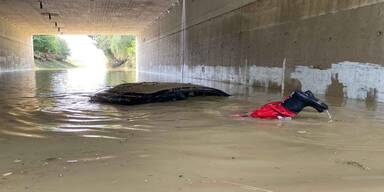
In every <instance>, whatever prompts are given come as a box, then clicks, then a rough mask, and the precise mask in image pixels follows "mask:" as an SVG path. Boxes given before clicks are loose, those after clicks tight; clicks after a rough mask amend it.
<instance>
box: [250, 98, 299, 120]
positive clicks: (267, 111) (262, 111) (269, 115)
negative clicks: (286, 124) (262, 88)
mask: <svg viewBox="0 0 384 192" xmlns="http://www.w3.org/2000/svg"><path fill="white" fill-rule="evenodd" d="M281 104H282V102H281V101H277V102H272V103H268V104H265V105H264V106H262V107H260V108H259V109H257V110H256V111H254V112H252V113H251V114H250V117H253V118H261V119H280V118H284V117H292V118H293V117H296V115H297V114H296V113H293V112H291V111H289V110H288V109H286V108H285V107H283V106H282V105H281Z"/></svg>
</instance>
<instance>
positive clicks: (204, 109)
mask: <svg viewBox="0 0 384 192" xmlns="http://www.w3.org/2000/svg"><path fill="white" fill-rule="evenodd" d="M145 78H147V79H148V80H155V79H160V80H167V79H166V78H161V77H154V76H151V75H148V74H147V75H143V76H140V75H139V78H138V79H139V80H144V79H145ZM135 80H136V78H135V74H134V73H129V72H102V71H100V72H93V73H90V72H88V71H84V70H70V71H38V72H15V73H2V74H0V82H1V83H0V152H1V153H0V191H1V192H18V191H28V192H67V191H71V192H77V191H78V192H84V191H92V192H104V191H111V192H120V191H121V192H123V191H124V192H127V191H132V192H145V191H151V192H152V191H156V192H171V191H186V192H188V191H190V192H195V191H199V192H200V191H207V192H216V191H217V192H223V191H240V192H241V191H244V192H246V191H256V192H278V191H284V192H308V191H337V192H343V191H348V192H354V191H356V192H357V191H359V192H360V191H370V192H374V191H384V166H383V162H384V126H383V125H384V106H383V105H382V104H380V103H372V102H364V101H357V100H344V101H343V102H339V101H340V100H337V99H332V98H331V97H325V98H324V97H321V96H320V97H321V98H322V99H326V101H327V102H328V103H329V104H330V107H331V110H330V112H331V113H332V115H333V121H332V122H329V119H328V116H327V115H326V114H318V113H316V112H315V111H314V110H311V109H308V110H306V111H304V112H303V113H301V114H300V116H299V117H298V118H297V119H295V120H292V121H266V120H255V119H245V118H244V119H233V118H231V117H230V116H231V114H234V113H237V112H242V111H246V110H251V109H254V108H256V107H257V106H259V105H261V104H263V103H265V102H268V101H272V100H276V99H278V98H279V96H280V94H279V93H278V92H276V93H274V92H268V91H261V90H256V89H252V88H246V87H243V86H238V85H228V84H220V83H214V82H205V81H197V80H195V81H192V82H193V83H199V84H202V85H207V86H214V87H215V88H219V89H223V90H224V91H227V92H230V93H232V94H233V96H232V97H229V98H216V97H210V98H206V99H201V98H193V99H190V100H186V101H178V102H173V103H156V104H148V105H141V106H116V105H104V104H94V103H89V102H88V99H89V96H90V95H91V94H92V93H94V92H95V91H97V90H100V89H102V88H104V87H107V86H113V85H117V84H120V83H123V82H134V81H135ZM187 81H188V80H187Z"/></svg>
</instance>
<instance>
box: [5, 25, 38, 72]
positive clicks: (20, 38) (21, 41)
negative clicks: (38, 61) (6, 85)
mask: <svg viewBox="0 0 384 192" xmlns="http://www.w3.org/2000/svg"><path fill="white" fill-rule="evenodd" d="M32 66H33V48H32V39H31V34H29V33H28V32H25V31H23V30H22V29H19V28H17V27H16V26H14V25H12V24H10V23H9V22H7V21H6V20H4V19H2V18H0V72H7V71H14V70H27V69H32Z"/></svg>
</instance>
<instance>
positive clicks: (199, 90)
mask: <svg viewBox="0 0 384 192" xmlns="http://www.w3.org/2000/svg"><path fill="white" fill-rule="evenodd" d="M197 96H219V97H228V96H230V95H229V94H228V93H225V92H224V91H221V90H218V89H214V88H210V87H205V86H200V85H194V84H187V83H160V82H142V83H125V84H121V85H117V86H116V87H113V88H110V89H107V90H104V91H101V92H99V93H96V94H95V95H94V96H92V97H91V102H99V103H111V104H120V105H139V104H146V103H156V102H169V101H177V100H185V99H188V98H189V97H197Z"/></svg>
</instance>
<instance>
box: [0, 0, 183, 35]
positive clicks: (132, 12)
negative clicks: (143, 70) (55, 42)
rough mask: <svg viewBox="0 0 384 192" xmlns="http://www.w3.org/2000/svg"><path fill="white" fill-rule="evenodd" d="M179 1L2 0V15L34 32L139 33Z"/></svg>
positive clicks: (0, 3) (18, 25)
mask: <svg viewBox="0 0 384 192" xmlns="http://www.w3.org/2000/svg"><path fill="white" fill-rule="evenodd" d="M177 1H178V0H41V1H39V0H0V17H2V18H3V19H5V20H7V21H9V22H10V23H13V24H14V25H16V26H17V27H19V28H22V29H24V30H26V31H28V32H31V33H32V34H57V33H60V32H63V33H64V34H136V33H138V32H139V31H140V30H142V29H143V28H144V27H145V26H147V25H149V24H150V23H151V22H152V21H154V20H155V19H156V18H157V17H159V16H160V15H161V14H162V13H164V12H165V11H166V10H167V9H169V8H170V7H171V6H172V5H174V4H175V3H176V2H177ZM56 23H57V26H56ZM58 28H60V29H58ZM59 31H60V32H59Z"/></svg>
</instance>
